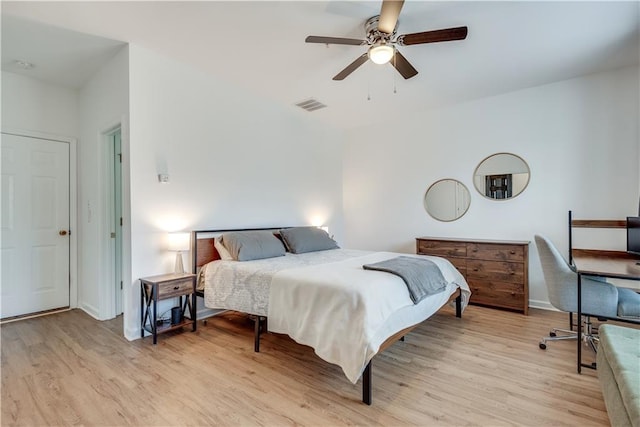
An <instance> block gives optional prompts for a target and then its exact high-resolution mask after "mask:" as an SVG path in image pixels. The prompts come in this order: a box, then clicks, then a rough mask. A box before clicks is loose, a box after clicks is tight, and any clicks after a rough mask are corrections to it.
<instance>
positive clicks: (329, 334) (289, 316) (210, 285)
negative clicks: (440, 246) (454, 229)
mask: <svg viewBox="0 0 640 427" xmlns="http://www.w3.org/2000/svg"><path fill="white" fill-rule="evenodd" d="M400 255H403V256H416V257H424V255H408V254H399V253H392V252H365V251H354V250H346V249H336V250H329V251H320V252H312V253H308V254H300V255H292V254H287V256H284V257H278V258H270V259H265V260H256V261H248V262H236V261H214V262H212V263H210V264H208V265H207V266H206V269H205V272H204V278H205V305H206V306H207V307H210V308H222V309H228V310H238V311H243V312H246V313H253V314H258V315H263V316H265V315H266V316H268V318H269V321H268V322H267V325H268V328H269V331H272V332H276V333H283V334H287V335H289V336H290V337H291V338H293V339H294V340H296V341H297V342H298V343H300V344H305V345H309V346H311V347H312V348H313V349H314V350H315V352H316V354H317V355H318V356H320V357H321V358H322V359H324V360H326V361H327V362H330V363H335V364H337V365H339V366H340V367H341V368H342V370H343V371H344V373H345V375H346V376H347V378H348V379H349V380H350V381H351V382H353V383H355V382H356V381H357V380H358V378H359V377H360V375H361V374H362V372H363V370H364V368H365V367H366V365H367V363H368V362H369V360H370V359H371V358H372V357H373V356H374V355H375V354H376V353H377V351H378V349H379V347H380V345H381V344H382V343H383V342H384V341H385V340H386V339H387V338H388V337H390V336H391V335H393V334H395V333H396V332H398V331H400V330H402V329H404V328H407V327H409V326H412V325H415V324H417V323H420V322H422V321H423V320H425V319H427V318H428V317H430V316H431V315H433V314H434V313H435V312H436V311H438V309H440V308H441V307H442V306H443V305H444V304H445V303H446V302H447V301H448V299H449V297H450V296H451V294H453V293H454V292H455V291H456V290H457V289H458V287H459V288H460V289H461V290H462V307H463V309H464V307H466V305H467V303H468V301H469V295H470V294H471V292H470V291H469V286H468V285H467V283H466V281H465V280H464V278H463V277H462V275H461V274H460V272H458V270H456V269H455V268H454V267H453V266H452V265H451V263H449V261H447V260H446V259H444V258H438V257H426V258H428V259H430V260H431V261H433V262H434V263H436V264H437V265H438V267H440V270H441V271H442V275H443V276H444V278H445V279H446V280H447V282H449V285H448V286H447V288H446V290H445V291H444V292H441V293H439V294H436V295H433V296H430V297H427V298H425V299H424V300H423V301H421V302H420V303H419V304H417V305H414V304H413V302H412V301H411V298H410V297H409V291H408V290H407V287H406V285H405V283H404V281H403V280H402V279H401V278H400V277H398V276H395V275H393V274H390V273H384V272H380V271H371V270H364V269H363V268H362V266H363V265H364V264H370V263H374V262H379V261H383V260H386V259H391V258H395V257H397V256H400Z"/></svg>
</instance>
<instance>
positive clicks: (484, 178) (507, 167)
mask: <svg viewBox="0 0 640 427" xmlns="http://www.w3.org/2000/svg"><path fill="white" fill-rule="evenodd" d="M530 176H531V171H530V170H529V165H527V162H525V161H524V159H522V157H520V156H517V155H515V154H512V153H496V154H492V155H491V156H489V157H487V158H485V159H484V160H483V161H481V162H480V164H478V167H477V168H476V170H475V172H474V173H473V185H474V186H475V187H476V190H478V193H480V194H482V195H483V196H484V197H486V198H487V199H491V200H505V199H512V198H514V197H516V196H517V195H519V194H520V193H522V192H523V191H524V189H525V188H527V185H528V184H529V178H530Z"/></svg>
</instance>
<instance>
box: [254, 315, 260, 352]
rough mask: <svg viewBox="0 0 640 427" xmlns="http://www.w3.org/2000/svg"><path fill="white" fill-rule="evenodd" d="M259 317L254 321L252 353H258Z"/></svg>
mask: <svg viewBox="0 0 640 427" xmlns="http://www.w3.org/2000/svg"><path fill="white" fill-rule="evenodd" d="M260 323H261V321H260V316H256V320H255V334H254V340H253V351H255V352H256V353H259V352H260Z"/></svg>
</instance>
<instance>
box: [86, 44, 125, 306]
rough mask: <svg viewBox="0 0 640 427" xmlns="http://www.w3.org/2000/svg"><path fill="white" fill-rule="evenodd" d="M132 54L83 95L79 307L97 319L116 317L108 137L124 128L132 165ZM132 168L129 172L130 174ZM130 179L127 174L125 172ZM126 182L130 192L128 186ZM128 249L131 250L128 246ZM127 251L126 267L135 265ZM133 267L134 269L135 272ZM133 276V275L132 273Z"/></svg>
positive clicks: (114, 62) (117, 60)
mask: <svg viewBox="0 0 640 427" xmlns="http://www.w3.org/2000/svg"><path fill="white" fill-rule="evenodd" d="M128 55H129V52H128V47H127V46H125V47H123V48H122V49H121V50H120V51H119V52H118V53H117V54H116V55H115V56H114V57H113V58H112V59H111V60H109V62H108V63H107V64H105V65H104V66H103V67H102V68H101V69H100V71H98V72H97V73H96V74H95V75H94V76H92V77H91V79H90V80H89V81H88V82H87V83H86V84H85V86H84V87H83V88H82V89H81V91H80V94H79V105H80V111H79V119H80V129H81V132H80V144H79V149H78V151H79V153H78V163H79V173H78V176H79V183H78V185H79V198H78V211H79V213H78V218H79V227H80V242H79V246H80V251H79V260H78V261H79V262H78V264H79V270H80V271H79V272H78V275H79V277H80V285H79V288H78V294H79V295H78V305H79V306H80V307H81V308H82V309H83V310H85V311H86V312H88V313H90V314H91V315H92V316H94V317H96V318H97V319H107V318H110V317H113V314H114V311H113V310H114V308H113V307H112V304H113V301H114V292H115V289H114V287H113V279H112V278H111V277H110V276H111V275H112V273H113V268H112V267H111V266H110V265H109V264H108V263H107V262H106V261H107V260H108V259H109V251H113V248H111V246H110V245H111V244H112V242H111V239H110V238H109V232H110V229H109V228H108V220H109V212H108V209H109V203H108V201H107V200H106V194H105V189H106V188H108V185H109V183H108V176H109V175H108V171H107V164H108V160H107V159H108V157H107V151H106V149H107V145H106V144H107V143H106V140H105V136H104V133H105V132H106V131H108V130H109V129H111V128H113V127H114V126H117V125H120V124H122V126H123V129H122V141H123V153H125V154H124V159H125V161H126V159H127V157H128V156H127V155H126V148H127V143H128V133H127V130H128V122H127V121H128V115H129V84H128V83H129V79H128V70H129V58H128ZM125 170H126V168H123V171H125ZM124 174H126V172H124ZM127 178H128V177H127V176H125V177H124V187H125V188H126V186H127V183H128V181H127ZM123 199H124V212H125V214H124V215H125V218H126V217H128V214H127V209H128V193H126V190H125V194H124V195H123ZM126 230H128V223H125V233H124V240H125V242H128V236H129V235H128V233H127V232H126ZM125 246H127V247H128V245H127V244H125ZM128 252H129V251H128V250H126V249H125V257H124V259H125V262H124V265H123V268H125V269H126V268H127V266H129V265H130V264H129V262H128V258H129V254H128ZM129 268H130V267H129ZM129 271H130V270H129Z"/></svg>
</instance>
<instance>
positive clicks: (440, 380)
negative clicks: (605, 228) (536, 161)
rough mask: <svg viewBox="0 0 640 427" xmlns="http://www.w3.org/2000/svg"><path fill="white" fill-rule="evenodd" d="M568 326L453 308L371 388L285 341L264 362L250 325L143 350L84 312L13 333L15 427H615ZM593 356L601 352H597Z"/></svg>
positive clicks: (144, 343)
mask: <svg viewBox="0 0 640 427" xmlns="http://www.w3.org/2000/svg"><path fill="white" fill-rule="evenodd" d="M567 319H568V318H567V315H566V314H562V313H556V312H548V311H542V310H535V309H533V310H531V314H530V315H529V316H523V315H521V314H517V313H510V312H505V311H499V310H492V309H488V308H481V307H477V306H470V307H469V308H468V309H467V310H466V311H465V313H464V315H463V318H462V319H457V318H455V316H454V313H453V310H452V309H450V308H449V307H447V308H444V309H443V310H441V311H440V312H439V313H438V314H437V315H435V316H434V317H433V318H431V319H429V320H428V321H426V322H424V323H423V324H422V325H420V326H419V327H418V328H416V329H415V330H414V331H413V332H412V333H410V334H409V335H408V336H407V338H406V341H405V342H398V343H397V344H395V345H393V346H391V347H390V348H389V349H388V350H387V351H386V352H384V353H383V354H381V355H378V356H376V358H375V359H374V365H373V366H374V371H373V372H374V374H373V406H366V405H364V404H363V403H362V402H361V401H360V399H361V383H360V382H359V383H358V384H356V385H353V384H351V383H350V382H349V381H348V380H347V379H346V377H345V376H344V375H343V374H342V371H341V370H340V368H338V367H336V366H334V365H330V364H328V363H326V362H324V361H322V360H321V359H319V358H318V357H317V356H315V355H314V353H313V351H312V350H311V349H310V348H308V347H304V346H301V345H298V344H296V343H295V342H293V341H292V340H291V339H289V338H288V337H286V336H282V335H274V334H267V335H265V336H263V339H262V344H261V352H260V353H254V352H253V329H252V326H253V324H252V322H250V321H249V320H248V319H247V318H246V317H245V316H243V315H240V314H238V313H228V314H224V315H222V316H219V317H216V318H214V319H210V320H209V322H208V324H207V325H206V326H205V325H203V324H202V322H198V331H197V332H196V333H192V332H191V330H190V328H185V330H184V331H182V332H177V333H170V334H165V335H161V336H159V337H158V344H157V345H156V346H153V345H152V343H151V339H150V338H145V339H144V340H137V341H134V342H129V341H127V340H125V339H124V338H123V337H122V336H121V335H122V333H121V331H122V321H121V319H116V320H114V321H108V322H98V321H96V320H94V319H92V318H91V317H90V316H88V315H87V314H85V313H84V312H82V311H80V310H72V311H70V312H66V313H59V314H54V315H50V316H46V317H41V318H37V319H28V320H24V321H20V322H14V323H9V324H6V325H3V326H2V327H1V333H2V341H1V346H2V412H1V420H0V422H1V424H2V426H10V425H70V424H83V425H274V426H275V425H277V426H281V425H318V426H328V425H354V424H357V425H384V426H399V425H424V426H432V425H434V426H435V425H455V426H460V425H482V426H500V425H532V426H533V425H535V426H541V425H572V426H577V425H580V426H584V425H608V424H609V421H608V417H607V413H606V410H605V406H604V402H603V400H602V394H601V392H600V385H599V383H598V379H597V372H595V371H591V370H588V369H587V370H586V372H584V371H583V372H584V373H583V374H582V375H578V374H577V373H576V368H575V342H574V341H566V342H555V343H551V344H549V346H548V349H547V350H546V351H543V350H540V349H539V348H538V341H539V339H540V338H541V337H542V336H543V335H545V334H547V333H548V330H549V327H550V326H563V327H564V326H565V324H566V323H568V320H567ZM587 356H588V357H589V358H591V354H590V353H589V352H587Z"/></svg>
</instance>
